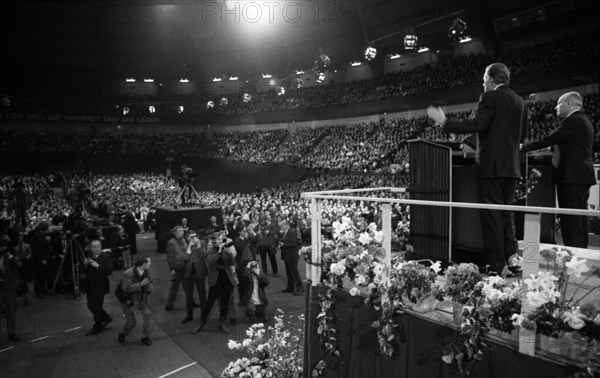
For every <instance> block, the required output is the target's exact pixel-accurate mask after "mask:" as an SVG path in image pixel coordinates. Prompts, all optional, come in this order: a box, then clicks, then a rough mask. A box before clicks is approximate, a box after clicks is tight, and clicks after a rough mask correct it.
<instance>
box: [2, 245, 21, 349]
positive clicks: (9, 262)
mask: <svg viewBox="0 0 600 378" xmlns="http://www.w3.org/2000/svg"><path fill="white" fill-rule="evenodd" d="M22 266H23V264H21V262H20V261H19V260H18V259H16V258H15V257H14V256H13V255H12V254H11V253H10V249H9V245H8V241H7V240H6V239H5V238H2V239H0V308H2V306H3V305H4V303H6V328H7V331H8V339H9V340H10V341H15V342H18V341H21V338H20V337H18V336H17V335H16V331H15V329H16V325H15V324H16V312H17V285H18V283H19V269H21V267H22ZM1 329H2V328H1V324H0V335H1V334H2V331H1Z"/></svg>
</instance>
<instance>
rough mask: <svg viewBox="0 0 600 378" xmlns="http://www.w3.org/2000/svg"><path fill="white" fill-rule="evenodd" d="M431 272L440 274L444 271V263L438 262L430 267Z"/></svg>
mask: <svg viewBox="0 0 600 378" xmlns="http://www.w3.org/2000/svg"><path fill="white" fill-rule="evenodd" d="M430 268H431V270H433V272H434V273H435V274H438V273H439V272H440V270H442V262H441V261H436V262H435V263H433V264H432V265H431V266H430Z"/></svg>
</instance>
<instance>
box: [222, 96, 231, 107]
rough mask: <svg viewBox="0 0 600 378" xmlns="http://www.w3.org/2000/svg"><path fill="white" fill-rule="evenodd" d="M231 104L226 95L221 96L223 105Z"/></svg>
mask: <svg viewBox="0 0 600 378" xmlns="http://www.w3.org/2000/svg"><path fill="white" fill-rule="evenodd" d="M227 105H229V100H228V99H227V98H226V97H223V98H221V106H227Z"/></svg>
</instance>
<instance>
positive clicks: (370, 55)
mask: <svg viewBox="0 0 600 378" xmlns="http://www.w3.org/2000/svg"><path fill="white" fill-rule="evenodd" d="M376 56H377V49H376V48H375V47H372V46H369V47H367V48H366V50H365V59H366V60H373V59H375V57H376Z"/></svg>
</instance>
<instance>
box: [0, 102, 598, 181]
mask: <svg viewBox="0 0 600 378" xmlns="http://www.w3.org/2000/svg"><path fill="white" fill-rule="evenodd" d="M555 105H556V100H554V99H552V100H547V101H528V102H527V109H528V115H529V128H528V133H527V141H530V140H534V139H540V138H541V137H543V136H545V135H548V134H549V133H550V132H552V130H554V129H555V128H556V127H557V125H558V123H559V119H558V118H557V117H556V111H555V109H554V107H555ZM583 110H584V112H585V113H586V114H587V116H588V117H589V119H590V121H591V122H592V124H593V125H594V127H595V130H596V138H597V141H596V142H597V143H596V146H598V138H599V135H600V106H599V102H598V93H592V94H588V95H585V96H584V105H583ZM471 115H472V111H471V110H467V111H462V112H456V113H451V114H449V116H451V117H459V118H466V117H470V116H471ZM465 137H466V136H461V135H454V134H448V133H446V132H444V131H443V130H442V129H441V128H438V127H435V126H434V125H433V124H432V122H431V121H429V120H428V119H427V118H426V117H414V118H408V119H407V118H384V117H383V116H382V118H381V119H380V120H379V122H359V123H354V124H341V125H329V126H328V125H323V126H318V127H297V128H294V129H292V130H290V131H288V130H287V129H275V130H255V131H243V132H221V133H219V132H215V133H213V134H212V135H210V136H209V137H205V135H204V134H199V133H184V134H176V133H163V134H141V135H121V136H114V135H110V134H99V135H98V134H91V133H90V134H74V135H70V134H33V133H25V134H24V133H14V132H8V131H0V140H1V141H2V142H0V143H1V144H0V151H27V152H91V153H110V152H114V153H127V154H139V153H145V154H155V155H164V156H200V157H207V158H218V159H230V160H235V161H245V162H253V163H258V164H264V163H275V164H285V165H292V166H300V167H305V168H313V169H327V170H339V171H344V172H364V171H367V172H380V171H381V170H386V169H389V167H390V165H399V166H400V167H404V166H406V164H407V163H408V152H407V148H406V147H407V146H406V142H407V141H408V140H410V139H415V138H421V139H428V140H440V141H457V142H461V141H463V140H464V139H465Z"/></svg>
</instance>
